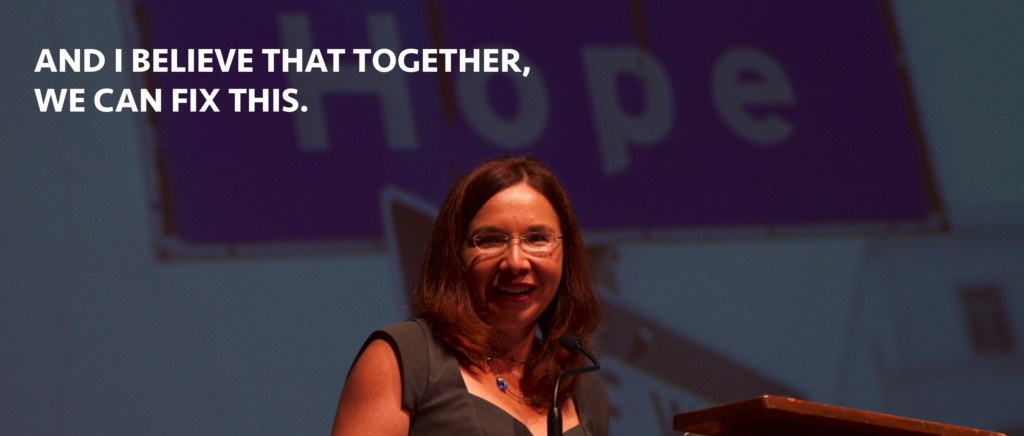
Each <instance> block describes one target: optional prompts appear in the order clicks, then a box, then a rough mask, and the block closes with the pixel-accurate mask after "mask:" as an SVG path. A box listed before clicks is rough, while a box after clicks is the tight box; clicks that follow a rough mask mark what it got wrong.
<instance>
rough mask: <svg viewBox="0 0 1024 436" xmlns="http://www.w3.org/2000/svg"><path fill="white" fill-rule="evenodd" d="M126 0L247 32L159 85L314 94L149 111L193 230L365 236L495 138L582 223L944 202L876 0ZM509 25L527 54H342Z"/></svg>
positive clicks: (225, 237)
mask: <svg viewBox="0 0 1024 436" xmlns="http://www.w3.org/2000/svg"><path fill="white" fill-rule="evenodd" d="M138 3H139V5H141V9H140V10H141V11H142V16H143V17H145V19H144V20H143V21H142V23H143V25H141V26H140V27H141V33H142V34H143V39H144V40H146V41H148V43H149V45H150V46H151V48H168V49H175V48H176V49H179V50H184V49H188V48H222V49H229V48H254V49H255V50H254V52H255V54H254V56H253V59H254V62H253V69H254V72H252V73H226V74H221V73H156V74H154V75H153V76H152V80H153V85H154V86H156V87H161V88H207V89H210V88H221V89H227V88H252V89H256V90H260V89H264V88H266V89H286V88H294V89H296V90H298V94H297V100H298V101H299V102H300V103H301V104H302V105H304V106H306V107H307V108H308V110H307V111H306V112H301V111H296V112H292V113H284V112H269V113H246V112H243V113H234V112H232V111H222V112H220V113H188V112H177V113H175V112H170V111H164V112H161V113H157V114H155V117H156V120H157V122H156V125H158V126H159V127H158V128H157V129H155V139H156V141H155V142H156V150H157V152H158V154H159V156H160V162H161V164H160V168H159V172H160V180H161V181H162V184H163V185H162V190H161V192H162V193H163V195H162V197H161V200H162V206H163V207H164V219H165V220H166V221H171V222H173V226H170V227H168V226H166V225H165V228H169V229H172V230H171V232H172V233H173V235H174V236H175V237H177V238H179V239H180V240H182V241H185V242H188V243H193V244H234V243H253V244H261V243H268V242H279V241H324V240H327V241H331V240H352V239H359V240H374V239H379V238H381V237H382V235H383V232H384V230H383V224H382V218H381V216H380V206H379V201H380V200H379V195H380V192H381V190H382V189H384V188H385V187H389V186H391V187H399V188H401V189H403V190H405V191H408V192H411V193H413V194H414V195H416V196H420V197H422V198H424V199H426V200H427V201H429V202H434V203H440V201H441V200H442V199H443V196H444V194H445V193H446V192H447V190H448V189H449V187H450V184H451V182H452V180H453V177H455V176H457V175H458V174H461V173H462V172H464V171H466V170H468V169H469V168H471V167H472V166H474V165H475V164H477V163H479V162H480V161H482V160H484V159H486V158H488V157H492V156H496V155H505V154H532V155H534V156H536V157H538V158H540V159H542V160H544V161H545V162H547V163H548V164H549V165H550V166H551V167H552V168H553V169H554V170H555V172H556V173H557V174H559V176H560V177H561V179H562V180H563V181H564V183H565V185H566V187H567V189H568V190H569V192H570V195H571V197H572V198H573V200H574V203H575V206H576V208H577V210H578V213H579V215H580V217H581V220H582V223H583V224H584V226H585V227H586V228H587V229H589V230H608V231H614V230H624V229H642V230H649V229H680V228H683V229H690V228H698V229H699V228H707V227H716V228H721V227H725V228H728V227H733V226H779V225H795V226H800V225H820V224H835V223H855V224H856V223H878V222H885V223H892V222H923V221H925V220H926V219H927V218H928V217H929V215H930V214H931V213H932V212H934V211H935V209H936V206H935V205H934V204H931V203H930V202H929V200H928V198H929V197H928V186H929V183H930V181H929V180H927V178H926V176H925V174H926V173H927V169H926V168H925V167H924V164H923V163H922V162H924V159H922V156H921V153H920V151H919V150H920V148H919V144H918V143H917V142H916V139H915V135H914V130H913V126H912V121H911V120H912V114H911V112H910V110H909V109H908V106H907V103H906V99H905V97H904V89H903V85H902V84H901V82H900V78H899V74H898V64H897V61H896V57H895V56H894V54H893V48H892V45H891V42H890V37H889V34H888V32H887V27H886V23H885V20H884V18H883V17H884V11H883V10H880V8H879V6H878V4H877V3H875V2H813V1H806V2H787V3H784V4H778V3H767V2H744V3H737V2H728V1H714V2H669V3H661V2H658V3H655V2H646V3H644V4H643V10H640V9H639V8H638V7H631V6H630V3H629V2H624V1H617V2H593V3H588V4H587V6H586V7H582V6H580V5H576V4H568V3H565V4H554V5H551V4H544V5H530V6H524V5H522V4H520V3H519V2H486V3H484V2H463V3H462V4H457V5H455V4H450V3H444V4H441V5H438V4H437V3H436V2H426V6H425V5H424V3H423V2H413V3H408V2H401V3H399V2H392V3H383V4H382V3H374V4H373V5H372V6H371V5H368V4H359V3H356V2H332V3H328V4H325V3H322V2H312V1H307V2H301V1H300V2H283V1H281V2H277V1H263V2H207V1H175V2H170V1H165V0H143V1H139V2H138ZM226 17H230V19H226ZM502 47H504V48H514V49H516V50H518V53H520V54H521V56H522V58H521V59H520V60H519V64H520V65H526V66H530V67H531V72H530V74H529V76H527V77H523V75H522V74H519V73H507V74H501V73H458V72H453V73H447V74H445V73H423V72H418V73H404V72H401V71H400V70H399V69H398V68H395V69H394V70H392V71H391V72H389V73H376V72H372V71H373V69H372V68H367V69H368V70H369V72H358V71H357V68H358V65H357V64H358V57H357V56H356V55H354V54H353V49H356V48H370V49H374V50H377V49H381V48H389V49H393V50H394V51H395V53H398V52H399V51H400V50H402V49H405V48H417V49H421V50H422V49H424V48H458V49H477V48H502ZM263 48H287V49H291V50H295V49H303V51H304V53H306V54H307V55H308V54H309V53H310V50H311V49H320V50H322V51H323V52H324V53H326V50H327V49H328V48H344V49H347V52H346V54H344V55H341V56H340V58H339V62H340V64H341V67H340V69H339V70H338V71H337V72H327V73H320V72H296V71H295V68H294V67H293V68H292V69H291V71H290V72H288V73H285V72H282V71H281V66H280V64H278V65H277V68H275V69H274V71H275V72H273V73H271V72H267V71H268V69H267V61H266V57H265V56H263V55H262V54H260V50H261V49H263ZM292 53H294V51H293V52H292ZM411 59H416V60H421V59H420V58H419V57H418V56H417V57H410V58H409V59H406V61H407V62H410V60H411ZM369 61H370V58H369V57H368V58H367V62H369ZM455 62H458V61H455ZM328 63H330V62H328ZM304 64H305V61H303V62H301V63H299V65H304ZM455 66H456V67H458V65H457V64H456V65H455ZM218 98H223V99H224V100H220V101H221V102H222V103H221V104H220V106H221V107H222V108H227V107H230V106H231V103H230V100H229V99H230V98H232V96H230V95H227V93H224V92H222V93H221V96H220V97H218Z"/></svg>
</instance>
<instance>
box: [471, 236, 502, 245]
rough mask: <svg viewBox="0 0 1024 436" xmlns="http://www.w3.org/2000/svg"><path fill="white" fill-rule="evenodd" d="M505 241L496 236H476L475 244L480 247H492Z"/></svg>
mask: <svg viewBox="0 0 1024 436" xmlns="http://www.w3.org/2000/svg"><path fill="white" fill-rule="evenodd" d="M504 243H505V241H504V240H503V239H502V238H501V237H500V236H497V235H477V237H476V244H477V245H482V246H492V245H497V244H504Z"/></svg>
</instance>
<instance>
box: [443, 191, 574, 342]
mask: <svg viewBox="0 0 1024 436" xmlns="http://www.w3.org/2000/svg"><path fill="white" fill-rule="evenodd" d="M531 232H547V233H553V234H555V235H556V236H562V228H561V226H560V225H559V221H558V214H557V213H556V212H555V209H554V208H553V207H552V206H551V202H549V201H548V200H547V198H545V197H544V195H542V194H541V193H540V192H537V191H536V190H535V189H533V188H532V187H530V185H528V184H526V182H522V183H519V184H517V185H514V186H511V187H509V188H506V189H504V190H502V191H500V192H498V193H497V194H495V195H494V196H493V197H491V198H490V199H489V200H487V202H486V203H484V205H483V207H481V208H480V211H478V212H477V213H476V215H475V216H474V217H473V219H472V220H471V221H470V222H469V227H468V233H467V234H466V238H469V239H472V238H473V237H474V236H476V235H479V234H481V233H501V234H504V235H508V236H511V237H513V238H515V237H518V236H522V235H524V234H526V233H531ZM510 242H511V245H510V246H509V247H508V248H507V249H505V250H503V251H499V252H497V253H493V254H484V253H481V252H480V251H479V250H478V249H477V248H476V247H475V246H474V245H473V243H472V242H465V243H464V244H463V247H462V263H463V265H465V267H466V270H467V271H468V272H469V285H470V290H471V292H475V293H476V297H477V298H479V300H478V301H483V302H484V303H485V305H486V307H487V311H486V313H484V314H483V317H484V320H485V321H487V322H488V323H490V324H491V325H493V326H495V327H497V328H498V329H499V330H505V331H509V332H511V331H514V330H516V329H520V328H529V329H533V328H535V327H536V324H535V323H536V322H537V319H538V318H539V317H540V315H541V313H543V312H544V309H546V308H547V307H548V304H550V303H551V300H552V299H554V298H555V292H556V291H557V290H558V284H559V283H560V282H561V280H562V242H561V239H557V240H555V244H554V245H553V246H552V247H551V249H550V250H548V251H547V252H546V253H539V254H527V253H525V252H524V251H523V250H522V248H521V246H520V243H521V241H519V240H516V239H512V240H511V241H510Z"/></svg>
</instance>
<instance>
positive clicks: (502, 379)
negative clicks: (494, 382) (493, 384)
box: [498, 375, 508, 392]
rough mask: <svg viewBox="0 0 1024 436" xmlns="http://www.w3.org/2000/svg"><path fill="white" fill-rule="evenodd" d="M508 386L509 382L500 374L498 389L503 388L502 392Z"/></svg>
mask: <svg viewBox="0 0 1024 436" xmlns="http://www.w3.org/2000/svg"><path fill="white" fill-rule="evenodd" d="M507 387H508V383H505V379H504V378H502V377H501V376H500V375H499V376H498V389H501V391H502V392H504V391H505V388H507Z"/></svg>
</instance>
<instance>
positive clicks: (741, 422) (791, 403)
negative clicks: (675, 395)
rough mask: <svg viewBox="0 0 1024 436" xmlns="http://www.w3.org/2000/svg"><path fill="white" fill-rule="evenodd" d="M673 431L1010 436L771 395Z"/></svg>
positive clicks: (679, 421)
mask: <svg viewBox="0 0 1024 436" xmlns="http://www.w3.org/2000/svg"><path fill="white" fill-rule="evenodd" d="M672 428H673V429H675V430H676V431H679V432H688V433H691V434H698V435H707V436H719V435H721V436H753V435H772V436H776V435H778V436H783V435H785V436H811V435H814V436H818V435H835V436H866V435H881V436H925V435H944V436H1004V435H1002V434H1001V433H995V432H990V431H984V430H976V429H973V428H966V427H958V426H955V425H948V424H939V423H937V422H929V421H921V420H918V419H910V418H901V417H899V416H892V415H883V414H881V413H874V412H865V411H863V410H854V409H847V408H845V407H837V406H829V405H825V404H819V403H812V402H810V401H801V400H794V399H792V398H782V397H774V396H771V395H765V396H762V397H757V398H751V399H749V400H743V401H738V402H735V403H729V404H723V405H720V406H715V407H709V408H706V409H701V410H696V411H693V412H687V413H683V414H680V415H676V417H675V419H673V420H672Z"/></svg>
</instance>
